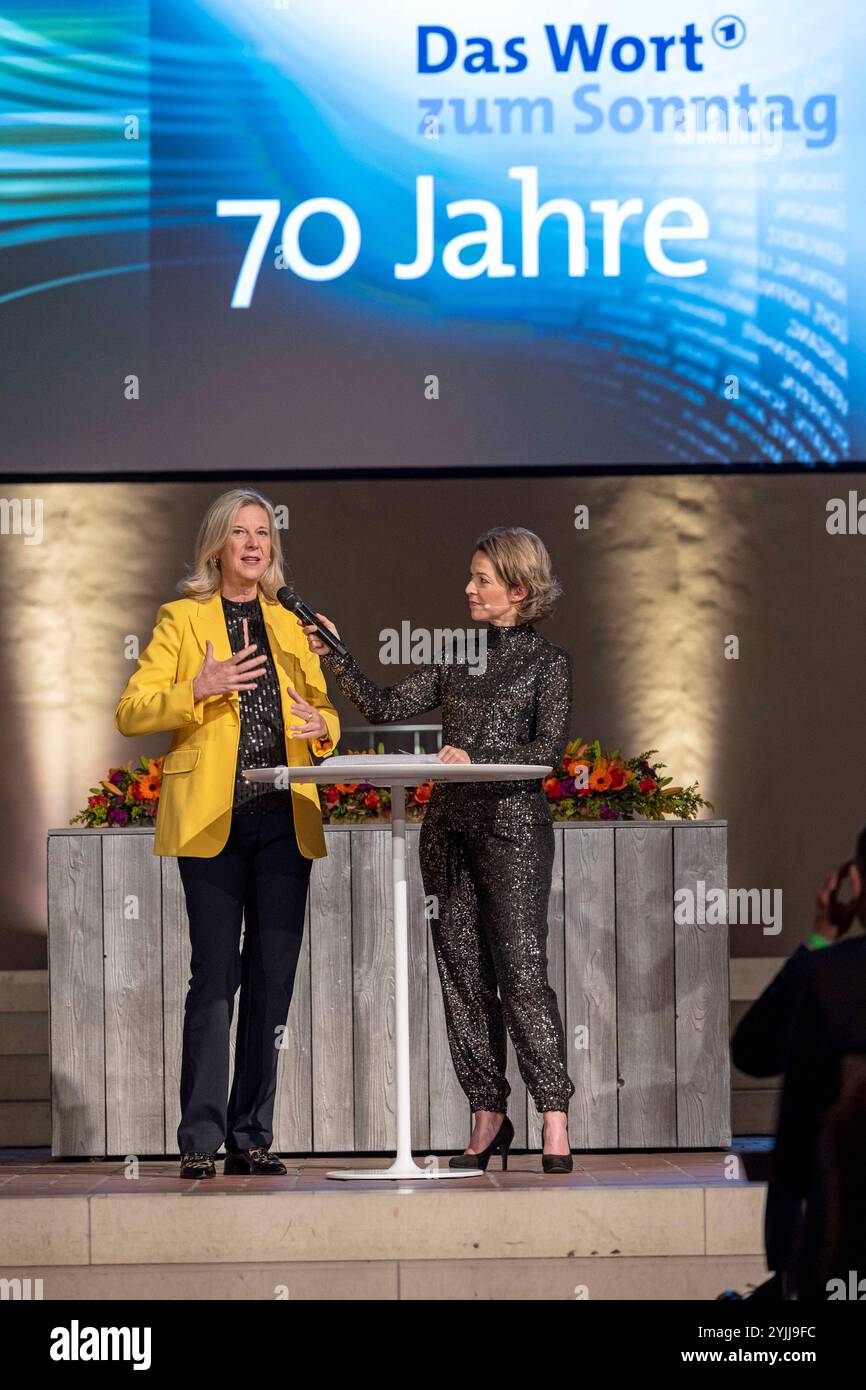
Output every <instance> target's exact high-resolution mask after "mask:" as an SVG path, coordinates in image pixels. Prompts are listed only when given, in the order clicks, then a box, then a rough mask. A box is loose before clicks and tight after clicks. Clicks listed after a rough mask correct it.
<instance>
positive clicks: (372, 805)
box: [364, 792, 379, 811]
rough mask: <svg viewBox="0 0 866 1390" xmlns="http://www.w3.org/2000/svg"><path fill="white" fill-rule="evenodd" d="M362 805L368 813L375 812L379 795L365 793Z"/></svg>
mask: <svg viewBox="0 0 866 1390" xmlns="http://www.w3.org/2000/svg"><path fill="white" fill-rule="evenodd" d="M364 805H365V806H366V807H367V810H368V811H375V810H376V808H377V807H378V805H379V793H378V792H367V795H366V796H365V797H364Z"/></svg>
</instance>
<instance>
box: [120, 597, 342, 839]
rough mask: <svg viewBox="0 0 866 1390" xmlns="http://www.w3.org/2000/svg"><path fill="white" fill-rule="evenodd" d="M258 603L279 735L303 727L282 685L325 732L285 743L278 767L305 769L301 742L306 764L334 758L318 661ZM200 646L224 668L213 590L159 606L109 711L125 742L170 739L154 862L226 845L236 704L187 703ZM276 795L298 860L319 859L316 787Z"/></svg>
mask: <svg viewBox="0 0 866 1390" xmlns="http://www.w3.org/2000/svg"><path fill="white" fill-rule="evenodd" d="M259 598H260V600H261V605H262V613H263V615H264V620H265V627H266V629H267V634H268V640H269V642H270V648H271V652H272V654H273V658H274V664H275V666H276V670H277V677H278V679H279V682H280V699H281V700H282V705H283V716H284V720H285V727H286V729H289V728H290V727H291V726H292V724H299V723H302V722H303V720H301V719H300V717H299V716H298V715H295V714H293V713H292V711H291V703H292V701H291V697H290V695H289V694H288V692H287V690H286V686H287V685H292V686H294V688H295V690H297V692H298V694H299V695H302V696H303V697H304V699H305V700H308V701H309V703H310V704H311V705H314V706H315V707H316V708H317V709H318V710H319V711H320V713H321V714H322V715H323V716H324V719H325V723H326V724H327V726H328V735H329V737H328V738H326V739H312V740H310V739H289V738H287V739H286V765H287V766H295V767H297V766H300V765H302V764H310V763H311V762H312V759H311V757H310V743H312V748H313V752H314V753H315V755H316V757H327V756H328V755H329V754H331V753H333V752H334V750H335V748H336V746H337V741H338V739H339V737H340V720H339V717H338V715H337V711H336V710H335V709H334V707H333V705H332V704H331V703H330V701H329V699H328V692H327V690H326V688H325V681H324V678H323V676H322V669H321V666H320V664H319V658H318V657H317V656H314V655H313V653H312V652H311V651H310V649H309V647H308V645H307V639H306V637H305V636H304V633H303V632H302V631H301V629H300V626H299V625H298V620H297V618H296V617H295V615H294V613H290V612H288V610H287V609H285V608H283V606H282V604H280V603H277V601H276V600H269V599H266V598H265V596H264V594H262V593H261V592H260V593H259ZM208 640H209V641H210V642H211V644H212V646H213V654H214V658H215V660H217V661H227V660H228V658H229V657H230V656H231V654H232V652H231V646H230V644H229V637H228V631H227V629H226V624H225V618H224V616H223V609H222V602H221V598H220V594H219V593H218V592H217V593H216V594H214V596H213V598H210V599H208V600H207V601H206V602H203V603H199V602H198V601H197V600H196V599H189V598H182V599H176V600H175V601H174V602H173V603H164V604H163V605H162V607H161V608H160V610H159V613H158V614H157V618H156V627H155V628H154V630H153V636H152V637H151V639H150V642H149V643H148V645H147V647H146V648H145V650H144V651H143V652H142V654H141V656H140V657H139V658H138V669H137V670H136V671H135V672H134V674H133V675H132V676H131V678H130V680H129V684H128V685H127V687H126V689H125V690H124V692H123V694H122V695H121V697H120V702H119V704H118V706H117V710H116V711H115V715H114V722H115V723H116V725H117V727H118V729H119V730H120V732H121V733H122V734H126V735H127V737H129V738H133V737H137V736H139V735H141V734H159V733H166V732H168V731H171V732H172V733H173V735H174V737H173V738H172V741H171V750H170V752H168V753H167V754H166V757H165V762H164V763H163V768H162V786H161V789H160V797H159V810H158V812H157V817H156V836H155V839H154V846H153V852H154V854H165V855H178V854H188V855H192V856H193V857H194V858H199V859H209V858H212V857H213V856H214V855H215V854H218V853H219V851H220V850H221V849H222V848H223V846H224V845H225V843H226V840H227V839H228V835H229V829H230V826H231V817H232V804H233V801H234V782H235V768H236V766H237V755H238V742H239V740H240V731H241V718H240V697H239V695H238V692H237V691H236V690H232V691H228V692H226V693H225V694H223V695H210V696H208V698H207V699H206V700H197V701H195V700H193V694H192V683H193V680H194V678H195V677H196V676H197V675H198V673H199V671H200V670H201V664H202V661H203V660H204V655H205V650H206V647H205V643H206V642H207V641H208ZM286 795H288V796H291V798H292V810H293V811H294V816H295V835H296V838H297V842H298V848H299V849H300V851H301V854H302V855H303V856H304V857H305V858H306V859H321V858H322V857H323V856H324V855H325V854H326V853H327V851H326V849H325V837H324V834H323V832H322V812H321V808H320V805H319V794H318V788H317V787H316V785H315V784H314V783H302V784H295V783H292V785H291V790H290V791H289V792H287V793H286Z"/></svg>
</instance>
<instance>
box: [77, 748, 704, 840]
mask: <svg viewBox="0 0 866 1390" xmlns="http://www.w3.org/2000/svg"><path fill="white" fill-rule="evenodd" d="M361 751H362V752H367V753H372V752H374V751H375V752H379V753H382V752H384V746H383V745H382V744H381V743H380V744H379V746H378V748H377V749H375V750H374V749H372V748H369V749H364V750H361ZM657 752H658V749H656V748H650V749H648V751H647V752H646V753H639V754H638V756H637V757H636V758H623V757H622V755H621V753H620V752H619V749H617V750H616V751H615V752H613V753H606V752H604V751H603V750H602V747H601V744H600V743H599V741H598V739H596V740H595V742H594V743H584V742H581V740H580V739H577V738H575V739H572V740H571V742H570V743H568V744H567V745H566V749H565V752H564V754H563V757H562V762H561V763H560V764H559V766H558V767H556V768H554V770H553V772H552V773H551V775H550V776H549V777H546V778H545V780H544V791H545V794H546V796H547V799H548V802H549V803H550V809H551V812H552V814H553V819H554V820H555V821H567V820H577V819H582V820H634V819H635V817H636V816H643V817H645V818H646V819H647V820H664V818H665V816H676V817H678V818H679V819H681V820H694V819H695V818H696V816H697V815H698V812H699V811H700V809H701V807H702V806H706V807H707V808H708V810H710V811H712V810H714V809H715V808H714V806H713V804H712V802H710V801H705V800H704V798H703V797H702V796H701V795H700V793H699V791H698V784H697V782H694V783H692V785H691V786H690V787H672V786H671V785H670V783H671V780H672V779H671V778H670V777H663V776H662V775H661V769H662V768H663V767H665V766H666V764H665V763H660V762H655V763H654V762H651V761H650V759H651V757H652V755H653V754H654V753H657ZM163 761H164V759H163V758H146V757H144V756H142V757H141V758H140V759H139V765H138V767H136V768H133V766H132V763H131V762H128V763H126V764H125V765H124V766H123V767H112V768H110V769H109V772H108V777H107V778H106V779H105V780H104V781H103V782H101V783H100V785H99V786H98V787H91V788H90V793H91V794H90V796H89V797H88V798H87V805H86V806H85V807H84V809H83V810H81V811H79V812H78V814H77V815H75V816H73V817H72V819H71V821H70V825H87V826H91V827H99V826H108V827H111V826H124V825H141V826H145V827H147V826H150V825H152V824H153V822H154V819H155V817H156V812H157V808H158V806H159V792H160V786H161V784H162V764H163ZM432 790H433V782H432V781H430V782H422V783H420V785H419V786H417V787H407V788H406V818H407V820H413V821H420V820H422V819H423V816H424V811H425V809H426V807H427V803H428V801H429V800H430V793H431V791H432ZM319 804H320V805H321V808H322V817H323V819H324V820H325V821H326V822H336V821H340V820H343V821H346V822H347V823H349V824H357V823H362V822H364V821H377V820H389V819H390V817H391V793H390V791H389V790H388V788H387V787H374V786H373V785H372V783H370V782H329V783H319Z"/></svg>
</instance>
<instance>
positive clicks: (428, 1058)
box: [49, 822, 773, 1154]
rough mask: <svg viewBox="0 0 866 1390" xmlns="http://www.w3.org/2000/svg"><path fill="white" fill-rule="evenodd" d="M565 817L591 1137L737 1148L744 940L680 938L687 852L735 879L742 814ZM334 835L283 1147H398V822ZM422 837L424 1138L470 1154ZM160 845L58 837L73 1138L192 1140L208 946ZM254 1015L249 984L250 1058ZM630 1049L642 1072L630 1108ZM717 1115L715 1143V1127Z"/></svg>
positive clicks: (321, 889) (94, 836) (567, 984)
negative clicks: (131, 907)
mask: <svg viewBox="0 0 866 1390" xmlns="http://www.w3.org/2000/svg"><path fill="white" fill-rule="evenodd" d="M554 833H555V837H556V845H557V851H556V852H557V860H556V863H555V869H554V886H553V890H552V894H551V901H550V908H549V922H550V935H549V945H548V957H549V968H548V974H549V978H550V980H551V983H552V984H553V987H554V989H555V990H556V992H557V994H558V996H559V1004H560V1011H561V1013H562V1016H563V1023H564V1026H565V1030H566V1039H567V1048H568V1052H567V1056H568V1066H569V1072H570V1074H571V1076H572V1079H573V1080H574V1082H575V1087H576V1092H575V1096H574V1098H573V1100H572V1103H571V1107H570V1111H571V1123H570V1133H571V1140H572V1145H573V1147H575V1148H577V1149H581V1148H584V1149H598V1148H616V1147H620V1148H623V1149H627V1148H634V1147H655V1146H660V1147H661V1146H663V1147H676V1146H677V1145H679V1146H680V1147H702V1146H704V1145H706V1146H715V1145H716V1144H718V1145H719V1146H723V1145H725V1144H726V1143H727V1142H729V1140H727V1139H726V1138H725V1129H724V1125H725V1101H726V1097H725V1087H726V1082H724V1081H720V1078H719V1070H720V1069H722V1070H723V1069H724V1066H725V1065H726V1063H727V1059H728V1043H729V1029H728V1023H727V975H726V969H725V968H724V967H726V965H727V944H726V943H727V936H726V933H725V932H724V929H721V930H719V931H718V935H717V936H716V937H715V938H710V937H709V934H708V932H704V933H703V934H701V933H700V931H698V932H696V931H694V930H693V928H692V925H691V924H689V929H688V931H687V932H685V933H684V932H683V930H682V929H681V928H679V927H678V928H677V931H676V935H675V929H674V923H673V910H674V909H673V890H674V867H676V875H677V878H676V883H677V885H678V886H679V885H680V883H681V881H682V876H683V874H689V875H691V877H692V878H695V877H696V876H697V874H698V871H699V870H700V873H701V874H702V875H703V877H704V881H705V882H707V883H708V884H711V883H717V886H720V887H724V886H725V883H724V877H725V867H724V844H725V824H724V823H723V822H722V823H710V822H699V823H698V824H695V825H693V824H689V823H682V822H677V823H671V822H668V823H666V824H664V825H659V824H656V823H648V824H642V823H635V824H630V825H617V826H616V827H613V826H610V825H599V824H587V825H569V826H556V827H555V832H554ZM326 837H327V844H328V850H329V856H328V858H327V859H325V860H320V861H317V862H316V863H315V864H314V866H313V878H312V880H311V898H310V905H309V909H308V922H307V927H306V932H305V945H304V954H303V955H302V959H301V961H300V962H299V967H298V978H297V981H296V993H295V998H294V1000H293V1003H292V1009H291V1010H290V1014H289V1032H288V1034H287V1041H288V1043H289V1047H288V1048H287V1049H286V1051H285V1052H284V1053H283V1054H282V1055H281V1057H280V1059H279V1060H280V1065H281V1068H283V1067H285V1066H286V1064H287V1063H288V1065H289V1070H288V1071H287V1072H286V1074H285V1076H284V1075H283V1073H282V1070H281V1073H280V1077H279V1081H278V1088H279V1089H278V1099H277V1108H276V1111H275V1147H278V1148H280V1149H282V1150H283V1151H285V1152H308V1151H314V1152H334V1151H340V1150H343V1151H350V1152H351V1151H353V1150H355V1151H357V1152H366V1151H370V1150H385V1151H387V1150H388V1149H391V1148H393V1146H394V1143H395V1139H396V1132H395V1131H396V1126H395V1123H394V1101H395V1087H394V1079H395V1078H394V1038H393V928H392V922H391V881H390V863H389V853H388V851H389V844H388V841H389V835H388V831H387V827H383V828H381V829H377V830H373V829H357V828H356V829H353V830H348V831H347V830H346V829H342V831H326ZM693 837H697V838H693ZM418 838H419V828H418V827H417V826H409V827H408V828H407V855H408V870H409V923H410V928H409V959H410V1037H411V1047H412V1083H413V1085H412V1096H413V1105H412V1109H413V1121H412V1134H413V1144H414V1146H415V1148H416V1151H417V1152H424V1151H426V1150H428V1149H429V1150H430V1151H432V1152H437V1151H441V1150H442V1149H456V1150H459V1149H462V1148H463V1147H464V1146H465V1144H466V1140H467V1136H468V1133H469V1125H470V1114H469V1107H468V1104H467V1102H466V1099H465V1096H464V1095H463V1092H462V1090H461V1088H460V1087H459V1085H458V1083H457V1079H456V1076H455V1075H454V1070H453V1066H452V1064H451V1058H450V1052H449V1049H448V1045H447V1039H446V1035H445V1027H444V1014H443V1009H442V1003H441V994H440V989H439V978H438V971H437V970H436V965H435V958H434V955H433V950H432V942H431V941H430V935H429V930H428V924H427V922H426V921H425V920H424V915H423V885H422V883H421V878H420V871H419V868H418V863H417V849H418ZM620 844H621V845H622V850H621V853H620V854H619V855H615V853H614V846H615V845H617V846H619V845H620ZM674 846H676V861H675V865H674ZM127 847H130V849H129V850H127ZM152 847H153V832H152V831H130V832H128V833H127V832H124V831H119V832H96V831H88V830H81V831H79V832H76V833H71V834H70V833H67V832H66V830H65V829H64V830H63V832H59V833H58V834H57V835H55V834H54V833H53V832H52V833H51V834H50V836H49V892H50V902H49V928H50V935H49V953H50V957H49V963H50V970H51V995H50V1007H51V1020H50V1022H51V1039H52V1054H53V1066H52V1086H53V1092H54V1098H55V1103H54V1124H53V1133H52V1149H53V1152H54V1153H56V1154H61V1153H69V1154H75V1153H88V1152H90V1153H94V1154H101V1153H105V1152H109V1153H113V1152H118V1153H158V1152H166V1153H174V1152H176V1137H175V1136H176V1130H177V1124H178V1120H179V1096H178V1092H179V1079H180V1077H179V1072H180V1047H181V1037H182V1018H183V1002H184V999H185V995H186V988H187V982H188V979H189V941H188V929H187V923H186V912H185V905H184V900H183V891H182V886H181V883H180V877H179V874H178V872H177V863H176V861H175V860H172V859H170V858H159V859H157V858H156V857H154V856H153V854H152ZM708 847H709V848H708ZM103 853H104V854H105V863H104V864H101V860H102V856H103ZM88 856H89V860H88ZM708 856H709V857H708ZM714 856H715V857H714ZM705 870H706V872H705ZM712 872H714V873H715V874H716V879H715V880H713V878H712V876H711V873H712ZM82 883H83V885H84V886H83V887H82ZM88 883H89V887H88ZM136 884H137V885H138V887H136ZM154 890H155V891H154ZM130 892H132V893H137V894H138V897H139V902H140V913H139V918H138V920H137V921H136V919H135V918H131V919H129V918H124V917H123V915H122V912H123V898H124V896H125V895H126V894H127V893H130ZM82 893H83V894H84V899H86V896H87V894H88V893H90V894H91V896H93V895H94V894H95V895H96V896H95V898H94V902H95V906H94V907H92V908H88V907H87V906H86V905H82V903H83V900H82ZM353 895H354V902H353ZM617 911H618V913H619V917H618V920H617V916H616V913H617ZM353 917H356V918H357V921H356V922H355V924H354V927H353ZM560 924H561V934H560ZM696 925H697V924H696ZM710 930H713V931H715V930H716V929H710ZM103 933H104V935H105V960H104V962H103ZM674 945H676V951H674ZM723 947H724V950H723V949H722V948H723ZM723 955H724V963H723ZM618 968H619V973H620V978H619V981H618V979H617V970H618ZM623 971H625V978H623ZM58 979H60V980H61V981H62V983H61V985H60V987H58V986H57V980H58ZM618 985H619V991H617V986H618ZM676 988H679V991H680V996H681V999H682V1001H683V1007H682V1008H681V1009H680V1014H681V1017H680V1019H679V1020H677V1019H676V1010H675V1008H674V999H675V989H676ZM353 995H354V997H353ZM70 999H72V1000H74V1001H75V1003H74V1007H72V1008H70ZM85 999H86V1001H87V1002H86V1003H82V1001H83V1000H85ZM104 1006H105V1018H104V1027H105V1033H104V1034H103V1033H101V1031H100V1029H101V1028H102V1026H103V1007H104ZM304 1014H306V1020H307V1021H306V1023H305V1022H304ZM617 1015H618V1017H617ZM236 1016H237V1000H236V1001H235V1010H234V1017H233V1020H232V1027H231V1043H230V1072H229V1074H231V1065H232V1064H233V1056H234V1036H235V1031H236ZM580 1024H586V1025H587V1026H588V1027H589V1034H590V1036H589V1041H590V1046H589V1048H588V1049H578V1048H576V1047H575V1028H576V1027H578V1026H579V1025H580ZM617 1027H618V1036H617V1031H616V1030H617ZM293 1029H294V1032H293V1031H292V1030H293ZM305 1037H306V1043H305ZM106 1038H107V1042H106V1041H105V1039H106ZM163 1038H164V1045H163ZM617 1046H618V1047H619V1053H620V1060H621V1072H620V1074H621V1076H622V1078H623V1083H624V1084H623V1086H622V1087H621V1088H620V1091H619V1098H618V1099H619V1106H618V1107H617ZM728 1065H729V1064H728ZM510 1066H511V1075H512V1077H513V1078H514V1083H515V1091H516V1092H517V1094H516V1095H515V1096H514V1097H513V1098H511V1099H510V1103H509V1113H510V1114H511V1115H512V1118H515V1113H516V1110H519V1109H520V1107H521V1106H522V1105H523V1104H524V1103H525V1102H524V1099H523V1098H524V1096H525V1088H524V1086H523V1082H522V1080H521V1079H520V1078H519V1076H518V1074H517V1071H516V1067H515V1058H514V1053H513V1048H511V1049H510ZM106 1071H108V1073H109V1078H110V1091H109V1095H108V1102H109V1108H108V1110H107V1109H106V1101H107V1098H106V1093H105V1091H104V1088H103V1077H104V1075H105V1072H106ZM305 1075H306V1078H307V1079H306V1080H305ZM70 1078H71V1080H70ZM298 1078H300V1079H298ZM736 1083H737V1085H738V1086H739V1087H743V1088H744V1089H746V1090H748V1091H754V1092H755V1093H756V1094H755V1103H756V1104H757V1103H758V1102H759V1100H763V1096H760V1097H759V1096H758V1095H757V1092H759V1091H761V1092H763V1091H764V1090H765V1089H766V1088H767V1087H768V1086H769V1087H772V1086H773V1082H772V1080H770V1081H769V1082H767V1081H764V1082H763V1084H761V1082H760V1081H759V1082H757V1083H756V1082H755V1081H754V1080H753V1079H751V1078H745V1079H744V1078H742V1077H740V1076H739V1074H737V1076H736ZM305 1085H306V1087H307V1093H306V1099H305V1098H304V1086H305ZM678 1085H679V1090H680V1099H679V1105H677V1086H678ZM142 1102H143V1103H142ZM356 1102H357V1105H358V1112H359V1113H358V1117H357V1123H355V1119H356V1117H355V1115H354V1113H353V1111H354V1108H355V1104H356ZM617 1108H618V1109H619V1127H618V1124H617ZM714 1113H715V1117H716V1119H715V1123H716V1131H717V1134H718V1136H719V1137H717V1138H716V1139H714V1138H713V1137H712V1133H709V1132H708V1130H707V1127H706V1124H709V1125H710V1129H711V1128H712V1116H713V1114H714ZM305 1114H306V1120H305ZM678 1114H679V1120H678V1119H677V1116H678ZM702 1117H705V1118H706V1124H705V1123H704V1118H702ZM740 1119H741V1121H742V1115H741V1116H740ZM516 1123H517V1140H516V1146H518V1147H520V1146H522V1143H528V1145H529V1146H530V1147H532V1148H534V1149H536V1150H537V1148H538V1144H539V1128H540V1126H539V1121H538V1119H537V1117H536V1115H535V1110H534V1106H533V1105H532V1103H531V1101H530V1108H529V1113H528V1116H527V1117H526V1119H525V1120H524V1121H523V1124H524V1126H525V1127H524V1128H523V1130H521V1128H520V1124H521V1118H520V1114H519V1113H518V1114H517V1116H516ZM428 1124H429V1128H428ZM305 1125H306V1129H305ZM702 1125H703V1126H704V1127H703V1129H702V1128H701V1126H702ZM157 1130H158V1138H157ZM522 1136H526V1137H525V1138H523V1137H522Z"/></svg>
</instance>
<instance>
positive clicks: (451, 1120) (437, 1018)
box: [427, 905, 472, 1153]
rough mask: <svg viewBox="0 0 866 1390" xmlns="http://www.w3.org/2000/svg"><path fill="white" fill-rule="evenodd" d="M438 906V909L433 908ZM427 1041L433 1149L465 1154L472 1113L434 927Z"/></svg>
mask: <svg viewBox="0 0 866 1390" xmlns="http://www.w3.org/2000/svg"><path fill="white" fill-rule="evenodd" d="M434 906H435V905H434ZM427 1039H428V1046H429V1063H428V1075H429V1096H430V1148H431V1149H432V1150H433V1151H434V1153H438V1152H439V1151H440V1150H442V1149H457V1150H458V1152H462V1150H463V1149H465V1148H466V1145H467V1144H468V1143H469V1134H470V1132H471V1128H472V1112H471V1111H470V1109H469V1102H468V1101H467V1099H466V1096H465V1095H464V1093H463V1088H462V1086H461V1085H460V1082H459V1081H458V1080H457V1073H456V1072H455V1070H454V1063H453V1062H452V1060H451V1049H450V1047H449V1046H448V1032H447V1029H446V1026H445V1004H444V1002H443V999H442V985H441V983H440V980H439V968H438V966H437V964H436V954H435V952H434V950H433V937H432V929H431V924H429V923H428V930H427Z"/></svg>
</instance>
